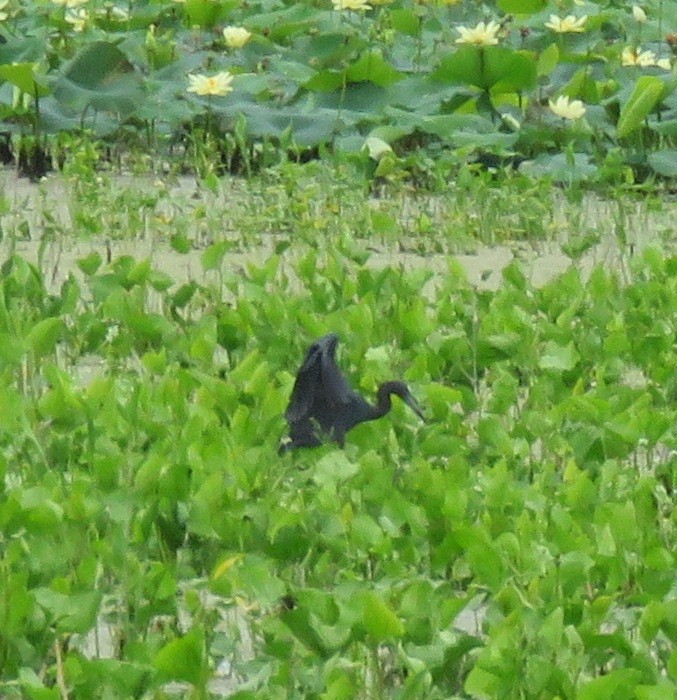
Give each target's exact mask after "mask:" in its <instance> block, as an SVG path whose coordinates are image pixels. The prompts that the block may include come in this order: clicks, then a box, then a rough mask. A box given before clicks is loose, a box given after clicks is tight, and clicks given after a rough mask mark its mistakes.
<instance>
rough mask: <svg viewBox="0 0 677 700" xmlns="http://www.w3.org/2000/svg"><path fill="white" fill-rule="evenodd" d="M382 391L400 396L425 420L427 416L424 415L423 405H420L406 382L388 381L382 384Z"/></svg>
mask: <svg viewBox="0 0 677 700" xmlns="http://www.w3.org/2000/svg"><path fill="white" fill-rule="evenodd" d="M381 391H385V392H387V393H388V394H395V396H399V397H400V398H401V399H402V401H404V403H406V404H407V406H409V408H410V409H411V410H412V411H413V412H414V413H415V414H416V415H417V416H418V417H419V418H420V419H421V420H423V421H424V420H425V416H424V415H423V411H422V410H421V407H420V406H419V405H418V401H416V399H415V398H414V396H413V394H412V393H411V391H409V387H408V386H407V385H406V384H405V383H404V382H401V381H392V382H386V383H385V384H383V385H382V386H381Z"/></svg>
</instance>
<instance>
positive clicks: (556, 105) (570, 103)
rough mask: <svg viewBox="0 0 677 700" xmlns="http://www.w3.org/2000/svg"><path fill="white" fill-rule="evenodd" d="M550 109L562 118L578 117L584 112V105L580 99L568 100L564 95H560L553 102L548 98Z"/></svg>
mask: <svg viewBox="0 0 677 700" xmlns="http://www.w3.org/2000/svg"><path fill="white" fill-rule="evenodd" d="M549 104H550V109H551V111H552V112H553V114H556V115H557V116H558V117H562V119H572V120H573V119H580V118H581V117H582V116H583V115H584V114H585V105H584V104H583V103H582V102H581V101H580V100H569V98H568V97H567V96H566V95H560V96H559V97H558V98H557V99H556V100H555V101H554V102H553V101H552V100H549Z"/></svg>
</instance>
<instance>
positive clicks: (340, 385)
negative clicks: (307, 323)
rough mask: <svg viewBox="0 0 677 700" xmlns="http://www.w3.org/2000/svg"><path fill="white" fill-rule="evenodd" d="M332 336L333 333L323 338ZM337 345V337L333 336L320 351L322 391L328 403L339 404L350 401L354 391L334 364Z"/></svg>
mask: <svg viewBox="0 0 677 700" xmlns="http://www.w3.org/2000/svg"><path fill="white" fill-rule="evenodd" d="M332 336H333V334H331V335H329V336H325V338H331V337H332ZM323 340H324V338H323ZM337 345H338V338H337V337H336V336H333V340H330V342H328V343H327V345H326V349H325V351H324V352H323V353H322V393H323V395H324V397H325V398H326V400H327V402H328V403H331V404H338V405H340V404H347V403H348V402H350V401H351V400H352V398H353V393H354V392H353V390H352V389H351V388H350V385H349V384H348V382H347V380H346V378H345V377H344V376H343V374H342V373H341V370H340V369H339V367H338V365H337V364H336V346H337Z"/></svg>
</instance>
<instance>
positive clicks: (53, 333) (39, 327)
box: [26, 318, 64, 357]
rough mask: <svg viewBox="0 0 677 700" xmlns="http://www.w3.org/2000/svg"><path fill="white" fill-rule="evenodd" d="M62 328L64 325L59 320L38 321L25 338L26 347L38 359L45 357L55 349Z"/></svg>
mask: <svg viewBox="0 0 677 700" xmlns="http://www.w3.org/2000/svg"><path fill="white" fill-rule="evenodd" d="M63 328H64V323H63V321H62V320H61V319H60V318H46V319H44V320H42V321H38V323H36V324H35V325H34V326H33V328H31V330H30V331H29V332H28V335H27V336H26V346H27V347H28V348H29V349H30V350H32V351H33V352H34V353H35V355H36V356H38V357H42V356H43V355H47V354H48V353H50V352H52V351H53V350H54V348H55V347H56V343H57V341H58V340H59V337H60V336H61V333H62V331H63Z"/></svg>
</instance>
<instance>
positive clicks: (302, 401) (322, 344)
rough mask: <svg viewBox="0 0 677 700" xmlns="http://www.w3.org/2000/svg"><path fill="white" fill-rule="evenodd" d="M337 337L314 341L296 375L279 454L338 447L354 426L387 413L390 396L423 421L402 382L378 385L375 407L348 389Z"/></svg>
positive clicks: (413, 400)
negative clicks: (324, 445)
mask: <svg viewBox="0 0 677 700" xmlns="http://www.w3.org/2000/svg"><path fill="white" fill-rule="evenodd" d="M337 345H338V336H337V335H335V334H334V333H330V334H328V335H325V336H323V337H322V338H320V339H319V340H317V341H316V342H314V343H313V344H312V345H311V346H310V349H309V350H308V353H307V354H306V358H305V360H304V361H303V364H302V365H301V369H300V370H299V372H298V374H297V376H296V383H295V384H294V389H293V391H292V395H291V399H290V400H289V406H288V407H287V411H286V413H285V418H286V419H287V422H288V423H289V435H290V441H289V442H287V443H286V444H283V445H282V447H281V448H280V452H284V451H286V450H288V449H291V448H294V447H314V446H316V445H320V444H322V443H323V442H326V441H328V440H331V441H334V442H337V443H338V444H339V445H341V447H343V444H344V442H345V435H346V433H347V432H348V431H349V430H350V429H351V428H354V427H355V426H356V425H357V424H358V423H363V422H364V421H368V420H375V419H376V418H380V417H381V416H384V415H385V414H386V413H388V411H390V409H391V406H392V403H391V400H390V396H391V395H392V394H395V395H397V396H399V397H400V398H401V399H402V400H403V401H404V402H405V403H406V404H407V405H408V406H409V407H410V408H411V409H412V410H413V411H414V412H415V413H416V414H417V415H418V416H419V417H421V418H424V416H423V413H422V412H421V409H420V408H419V406H418V404H417V403H416V400H415V399H414V397H413V396H412V395H411V393H410V392H409V388H408V387H407V385H406V384H405V383H404V382H400V381H391V382H385V383H384V384H381V386H380V387H379V389H378V393H377V401H376V405H374V406H372V405H371V404H370V403H367V401H365V400H364V399H363V398H362V396H360V395H359V394H358V393H357V392H356V391H353V390H352V389H351V388H350V385H349V384H348V382H347V381H346V378H345V377H344V376H343V374H342V373H341V370H340V369H339V368H338V365H337V364H336V346H337Z"/></svg>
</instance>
